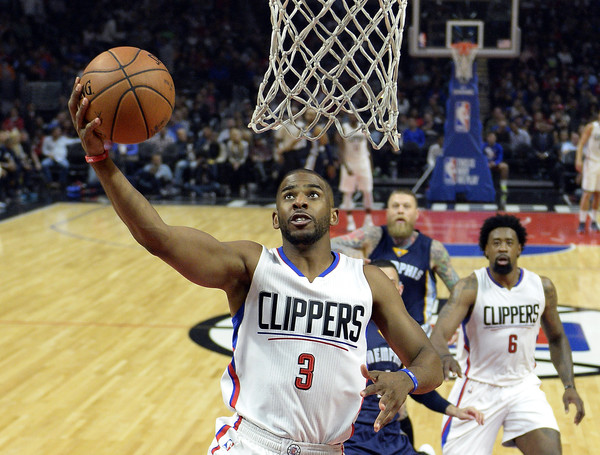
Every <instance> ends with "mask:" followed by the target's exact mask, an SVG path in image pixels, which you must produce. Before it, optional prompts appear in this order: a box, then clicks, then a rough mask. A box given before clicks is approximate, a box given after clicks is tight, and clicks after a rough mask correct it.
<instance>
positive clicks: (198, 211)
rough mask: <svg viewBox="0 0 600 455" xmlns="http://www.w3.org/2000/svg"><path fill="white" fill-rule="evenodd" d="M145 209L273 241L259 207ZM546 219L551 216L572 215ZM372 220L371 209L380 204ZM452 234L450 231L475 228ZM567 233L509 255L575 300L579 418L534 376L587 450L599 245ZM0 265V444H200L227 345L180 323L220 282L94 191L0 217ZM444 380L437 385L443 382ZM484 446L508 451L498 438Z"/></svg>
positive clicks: (2, 448)
mask: <svg viewBox="0 0 600 455" xmlns="http://www.w3.org/2000/svg"><path fill="white" fill-rule="evenodd" d="M157 210H158V211H159V213H160V214H161V216H163V218H164V219H165V220H166V222H168V223H170V224H183V225H188V226H194V227H197V228H199V229H203V230H206V231H208V232H210V233H212V234H213V235H214V236H216V237H217V238H219V239H220V240H234V239H241V238H244V239H252V240H255V241H258V242H261V243H263V244H265V245H267V246H269V247H273V246H278V245H279V244H280V237H279V233H278V232H277V231H274V230H273V229H272V227H271V221H270V219H271V217H270V213H271V210H270V209H268V208H227V207H203V206H162V205H161V206H157ZM521 215H523V214H521ZM440 216H441V218H440ZM478 216H479V217H481V215H477V214H474V215H473V217H474V218H472V219H471V221H465V220H464V219H458V221H457V220H456V219H452V216H450V215H449V214H446V215H443V214H442V215H439V216H437V215H436V216H433V214H432V215H431V216H424V217H422V225H420V228H421V229H422V230H423V231H424V232H425V233H429V234H432V235H436V236H444V238H443V239H441V240H442V241H444V242H450V243H452V241H453V239H452V238H448V237H447V236H450V237H451V235H450V234H448V233H450V232H452V231H453V230H454V231H455V232H457V235H460V236H462V237H464V236H465V235H466V234H465V233H468V232H471V234H470V235H471V236H472V235H473V232H475V231H476V228H477V225H478V223H479V218H477V217H478ZM548 219H549V221H548V223H549V224H551V225H553V226H554V225H556V226H559V227H560V226H561V225H564V226H567V225H569V223H571V226H572V223H573V222H574V221H573V219H570V218H569V219H567V218H565V219H563V220H562V221H561V220H560V219H559V220H556V219H550V217H549V218H548ZM473 220H475V221H473ZM376 221H380V222H383V215H382V214H381V213H380V214H377V216H376ZM454 223H456V224H454ZM465 223H466V224H465ZM548 223H546V222H545V221H544V217H542V218H539V219H538V218H536V219H534V221H533V222H532V223H531V224H529V225H528V228H529V229H530V232H532V233H534V236H533V237H534V240H536V241H537V242H538V243H539V244H543V243H544V241H545V240H547V242H548V243H553V244H559V243H560V238H559V237H556V234H555V233H551V234H547V235H548V238H547V239H545V238H544V235H545V234H544V232H546V231H545V230H544V229H547V228H548V226H546V224H548ZM536 224H537V225H538V227H536V226H535V225H536ZM469 229H470V230H469ZM553 229H554V228H553ZM569 229H570V228H569ZM462 237H461V238H459V239H458V240H457V242H464V241H467V242H471V243H475V241H476V239H474V238H466V239H465V238H462ZM467 237H468V236H467ZM557 239H558V240H557ZM565 239H566V242H565V244H567V245H570V247H569V248H567V249H565V250H563V251H561V252H556V253H544V254H537V255H530V256H524V257H523V258H522V259H521V262H520V264H521V265H522V266H524V267H528V268H531V269H532V270H534V271H536V272H537V273H539V274H542V275H546V276H549V277H550V278H551V279H552V280H553V281H554V283H555V284H556V286H557V289H558V294H559V301H560V303H561V304H564V305H566V306H568V307H573V308H580V309H583V310H585V311H573V312H572V313H565V318H566V319H563V321H565V320H567V319H568V320H569V321H572V320H574V321H575V322H573V324H574V326H575V325H576V324H580V327H583V329H582V333H581V334H580V337H581V336H583V339H584V341H585V343H587V346H588V349H587V351H586V349H585V347H584V348H581V346H579V345H578V346H579V347H578V349H579V350H580V351H581V352H578V355H581V356H582V357H578V359H579V360H578V362H579V363H580V364H581V371H582V372H583V374H585V375H584V376H578V377H577V380H576V383H577V387H578V389H579V392H580V394H581V396H582V398H583V399H584V401H585V405H586V411H587V416H586V418H585V419H584V421H583V422H582V423H581V425H579V426H575V425H573V423H572V419H573V415H574V412H573V411H571V413H570V414H568V415H565V412H564V409H563V407H562V402H561V396H562V387H561V385H560V381H559V380H558V379H553V378H549V379H544V380H543V389H544V391H545V392H546V394H547V396H548V399H549V402H550V403H551V405H552V407H553V409H554V412H555V415H556V417H557V419H558V422H559V426H560V429H561V433H562V440H563V453H565V454H577V455H585V454H589V455H592V454H596V453H598V450H599V449H598V447H600V436H599V434H598V431H597V429H598V425H599V422H600V401H599V400H598V396H599V392H600V376H598V375H597V374H595V373H597V372H598V368H597V367H598V363H600V355H598V354H599V352H600V331H599V330H600V328H599V327H600V323H599V324H594V323H593V322H594V321H598V318H597V314H598V313H599V312H600V303H599V300H598V295H600V279H598V277H599V273H598V272H599V271H600V248H599V246H598V245H597V240H596V239H595V238H591V237H588V236H583V237H580V238H575V241H577V242H578V243H579V244H575V243H572V240H573V239H572V238H571V237H567V238H565ZM453 263H454V265H455V268H456V269H457V272H458V273H459V275H460V276H465V275H467V274H468V273H470V272H471V271H472V270H473V269H474V268H477V267H480V266H482V265H484V264H485V263H484V262H483V261H482V259H481V257H477V256H474V257H454V258H453ZM0 277H2V278H1V287H0V353H1V355H0V454H2V455H7V454H10V455H13V454H14V455H39V454H44V455H57V454H61V455H67V454H68V455H89V454H94V455H105V454H106V455H134V454H136V455H141V454H144V455H154V454H156V455H159V454H160V455H166V454H169V455H170V454H178V455H191V454H205V453H206V449H207V447H208V445H209V443H210V441H211V439H212V435H213V434H214V420H215V418H216V417H217V416H220V415H226V414H228V411H227V410H226V408H225V406H224V405H223V403H222V400H221V394H220V390H219V379H220V377H221V374H222V372H223V370H224V368H225V367H226V365H227V364H228V361H229V358H228V357H226V356H224V355H222V354H218V353H216V352H213V351H211V350H208V349H205V348H202V347H200V346H198V345H197V344H195V343H194V342H192V341H191V340H190V338H189V336H188V331H189V329H190V328H191V327H193V326H194V325H195V324H197V323H198V322H199V321H205V320H208V319H211V318H214V317H217V316H221V315H224V314H226V313H227V305H226V302H225V295H224V293H222V292H221V291H216V290H209V289H203V288H200V287H198V286H195V285H193V284H191V283H189V282H188V281H186V280H185V279H184V278H183V277H181V276H179V275H178V274H177V273H176V272H174V271H173V270H172V269H170V268H169V267H168V266H167V265H165V264H163V263H162V262H161V261H160V260H158V259H156V258H154V257H153V256H151V255H149V254H148V253H147V252H146V251H145V250H143V249H142V248H141V247H140V246H138V245H137V244H136V243H135V242H134V240H133V239H132V238H131V237H130V235H129V233H128V231H127V230H126V228H125V227H124V225H123V224H122V223H121V222H120V221H119V220H118V218H117V216H116V215H115V214H114V212H113V211H112V208H110V206H107V205H102V204H84V203H68V204H67V203H59V204H55V205H52V206H49V207H46V208H42V209H39V210H37V211H34V212H30V213H27V214H24V215H20V216H18V217H15V218H11V219H7V220H4V221H2V222H0ZM440 294H441V296H442V297H444V296H445V295H444V292H443V290H440ZM578 315H583V318H582V319H583V322H581V323H579V322H578V320H576V317H577V316H578ZM569 318H571V319H569ZM572 318H575V319H572ZM586 324H587V325H586ZM590 325H591V326H590ZM579 341H581V340H579ZM450 387H451V384H450V383H446V384H444V385H442V387H441V388H440V392H441V393H442V395H444V396H447V394H448V392H449V389H450ZM409 411H410V414H411V416H412V420H413V427H414V429H415V436H416V442H417V446H418V445H420V444H422V443H425V442H428V443H430V444H432V445H433V446H434V447H435V448H436V450H437V453H438V454H440V453H441V450H440V446H439V434H440V425H441V416H440V415H438V414H434V413H433V412H431V411H429V410H427V409H425V408H424V407H422V406H420V405H418V404H417V403H416V402H409ZM494 453H496V454H510V453H517V452H516V451H515V450H513V449H505V448H501V447H499V445H498V444H497V449H496V450H495V451H494Z"/></svg>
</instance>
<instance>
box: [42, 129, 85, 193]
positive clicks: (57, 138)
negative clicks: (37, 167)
mask: <svg viewBox="0 0 600 455" xmlns="http://www.w3.org/2000/svg"><path fill="white" fill-rule="evenodd" d="M79 142H80V140H79V138H78V137H77V138H70V137H67V136H65V135H64V133H63V129H62V127H61V126H59V125H56V126H54V127H53V128H52V131H51V132H50V134H49V135H48V136H46V137H44V142H43V143H42V155H43V156H44V158H43V159H42V172H43V173H44V178H45V179H46V183H47V184H49V185H50V186H53V187H55V188H56V187H59V188H65V187H66V185H67V178H68V175H69V161H68V160H67V146H69V145H71V144H78V143H79ZM55 172H56V173H57V178H56V179H55V178H54V174H55Z"/></svg>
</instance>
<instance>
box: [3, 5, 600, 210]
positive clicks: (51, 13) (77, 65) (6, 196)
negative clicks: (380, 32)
mask: <svg viewBox="0 0 600 455" xmlns="http://www.w3.org/2000/svg"><path fill="white" fill-rule="evenodd" d="M0 10H1V11H2V14H1V15H0V128H1V133H0V203H1V204H2V205H5V204H6V203H8V202H10V201H19V200H27V199H32V198H35V197H36V195H38V194H39V193H40V191H44V190H47V189H49V188H50V189H53V188H54V189H56V190H60V191H65V190H66V189H67V188H69V187H72V186H73V184H74V183H76V182H77V185H79V186H80V187H81V188H84V189H87V190H90V189H94V188H97V182H95V179H94V175H93V173H90V172H89V169H88V167H86V166H85V165H82V152H81V149H80V148H78V147H80V146H79V145H78V140H77V138H74V131H73V128H72V125H71V124H70V119H69V116H68V114H67V112H66V102H67V97H68V96H69V93H70V91H71V88H72V85H73V81H74V77H75V76H76V75H78V74H81V72H82V70H83V68H84V67H85V65H86V64H87V62H89V61H90V60H91V59H92V58H93V57H95V56H96V55H97V54H99V53H100V52H102V51H104V50H106V49H108V48H110V47H115V46H119V45H130V46H136V47H140V48H143V49H146V50H149V51H151V52H153V53H155V54H156V55H157V56H158V57H159V58H160V59H161V60H162V61H163V62H164V63H165V65H166V66H167V67H168V68H169V70H170V71H171V73H172V75H173V79H174V81H175V85H176V87H177V98H176V106H175V110H174V113H173V117H172V119H171V122H170V123H169V125H168V126H167V128H165V129H164V130H163V131H161V133H159V134H157V135H156V136H154V137H153V138H152V139H150V140H148V141H146V142H144V143H142V144H139V145H135V146H123V145H116V144H115V146H114V149H113V158H114V159H115V161H116V162H117V163H118V165H119V166H120V167H122V169H124V170H125V172H126V175H127V176H128V177H129V178H130V179H131V180H132V181H133V182H134V183H135V184H136V186H137V187H138V188H139V189H140V191H143V192H144V193H146V194H148V195H154V196H156V197H162V198H171V197H176V196H180V195H181V196H203V197H217V196H227V195H236V196H241V197H244V196H247V195H249V194H251V193H252V192H262V191H265V192H270V191H271V190H272V189H273V187H274V186H275V185H276V183H277V180H278V178H279V176H280V175H281V173H282V172H284V171H285V170H287V168H288V167H289V166H290V165H295V164H297V163H298V161H297V158H298V157H302V156H304V161H306V158H307V157H308V156H312V157H313V158H315V156H316V159H314V160H313V163H312V164H313V166H315V169H316V170H318V171H319V172H322V173H323V174H324V175H325V176H327V178H328V179H329V180H330V181H331V183H332V184H333V185H334V187H335V186H336V179H337V175H338V170H339V160H338V159H337V152H336V145H335V141H333V140H329V141H327V140H324V141H321V142H320V143H318V144H313V143H307V142H295V143H293V144H287V143H286V141H285V138H282V137H277V136H276V135H274V134H270V133H269V134H265V133H263V134H261V135H256V134H254V133H253V132H252V131H251V130H249V129H248V128H247V125H248V122H249V120H250V116H251V114H252V110H253V108H254V102H255V100H256V93H257V88H258V85H259V83H260V81H261V80H262V76H263V73H264V71H265V68H266V65H267V63H268V51H269V46H270V31H271V25H270V13H269V6H268V2H256V1H252V0H218V1H217V0H203V1H202V2H193V1H183V0H170V1H169V2H166V1H161V0H153V1H149V0H143V1H139V2H134V3H132V4H127V5H120V4H116V3H115V2H112V1H108V0H98V1H95V2H90V1H87V0H85V1H82V2H79V3H78V6H77V8H76V9H74V8H71V7H70V6H69V4H68V3H67V2H66V1H65V0H52V1H44V0H0ZM566 12H568V14H566ZM599 13H600V4H598V2H594V1H592V0H554V1H552V0H546V1H542V0H523V1H522V2H521V8H520V17H519V22H520V27H521V30H522V51H523V52H522V54H521V56H520V57H519V58H517V59H498V60H489V61H488V62H487V64H488V65H489V75H490V76H489V77H490V80H489V105H490V109H489V115H488V116H487V117H486V118H484V119H482V122H483V124H484V135H483V139H484V144H482V150H483V151H484V153H486V154H488V155H489V157H490V163H491V164H490V166H491V167H493V168H494V169H496V168H497V169H498V170H499V171H501V172H502V173H503V175H502V177H503V178H504V180H505V179H506V178H507V176H508V174H509V173H510V177H511V178H513V177H514V178H519V177H520V178H526V179H544V180H550V181H552V182H553V184H554V185H555V187H556V188H557V190H559V191H561V192H565V193H572V192H574V191H575V189H576V187H577V184H578V183H577V173H576V172H575V171H574V168H573V161H574V150H575V147H576V145H577V142H578V135H579V133H580V131H581V129H582V127H583V126H584V125H585V124H586V123H587V122H588V121H590V120H593V119H595V118H596V117H597V112H598V108H599V105H598V102H599V97H600V84H599V82H598V77H599V72H600V71H599V70H600V65H599V63H598V60H597V58H595V56H596V55H598V51H599V49H598V47H599V46H600V44H599V43H600V41H598V40H597V39H596V37H597V36H598V32H599V30H598V27H599V26H598V24H596V23H594V21H590V20H589V18H593V17H597V16H598V14H599ZM409 14H410V13H409ZM403 48H404V49H406V43H404V45H403ZM450 62H451V61H450V60H449V59H416V58H412V57H410V55H409V54H408V52H407V51H406V50H404V52H403V56H402V60H401V73H400V77H399V84H398V97H399V103H398V105H399V109H400V118H399V123H400V124H399V126H398V128H399V130H400V131H402V132H403V144H402V150H401V152H400V153H395V152H393V151H392V150H391V149H389V148H385V147H384V148H383V149H381V150H379V151H373V162H374V173H375V176H376V177H390V178H395V177H400V176H411V177H419V176H420V174H421V173H422V172H423V170H424V168H425V166H426V165H427V155H428V152H429V153H430V157H431V153H438V154H439V153H440V147H441V146H442V145H443V141H441V140H440V138H441V137H442V135H443V132H444V122H445V106H446V98H447V87H448V80H449V77H450V64H451V63H450ZM330 134H333V132H332V131H330ZM430 149H431V150H430ZM500 149H501V155H500V159H499V156H498V151H499V150H500ZM291 152H293V153H291ZM492 162H493V164H492ZM500 163H503V165H500ZM83 164H85V163H83ZM300 164H302V162H300ZM95 185H96V186H95ZM0 207H1V206H0Z"/></svg>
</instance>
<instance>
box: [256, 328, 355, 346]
mask: <svg viewBox="0 0 600 455" xmlns="http://www.w3.org/2000/svg"><path fill="white" fill-rule="evenodd" d="M256 333H257V334H258V335H273V336H277V337H292V338H306V339H309V340H317V341H325V342H327V343H331V344H344V345H346V346H350V347H351V348H355V349H356V348H357V347H358V346H356V345H354V344H350V343H345V342H343V341H338V340H332V339H331V338H322V337H315V336H311V335H300V334H298V333H282V332H256Z"/></svg>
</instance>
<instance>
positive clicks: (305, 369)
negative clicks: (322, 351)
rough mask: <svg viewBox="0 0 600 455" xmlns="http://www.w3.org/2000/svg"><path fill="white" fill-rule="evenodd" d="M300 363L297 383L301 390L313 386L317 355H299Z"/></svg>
mask: <svg viewBox="0 0 600 455" xmlns="http://www.w3.org/2000/svg"><path fill="white" fill-rule="evenodd" d="M298 365H300V367H301V368H300V376H296V382H295V385H296V387H297V388H299V389H300V390H308V389H310V387H311V386H312V378H313V371H314V369H315V356H314V355H312V354H307V353H304V354H300V355H299V356H298Z"/></svg>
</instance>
